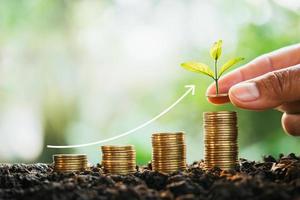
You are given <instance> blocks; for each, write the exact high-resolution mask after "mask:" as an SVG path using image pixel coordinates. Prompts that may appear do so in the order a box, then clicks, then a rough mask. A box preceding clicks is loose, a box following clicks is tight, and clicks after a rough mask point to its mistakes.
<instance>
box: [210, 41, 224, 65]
mask: <svg viewBox="0 0 300 200" xmlns="http://www.w3.org/2000/svg"><path fill="white" fill-rule="evenodd" d="M222 43H223V42H222V40H218V41H217V42H215V43H214V44H213V46H212V47H211V49H210V56H211V57H212V58H213V59H214V60H218V59H219V58H220V56H221V53H222Z"/></svg>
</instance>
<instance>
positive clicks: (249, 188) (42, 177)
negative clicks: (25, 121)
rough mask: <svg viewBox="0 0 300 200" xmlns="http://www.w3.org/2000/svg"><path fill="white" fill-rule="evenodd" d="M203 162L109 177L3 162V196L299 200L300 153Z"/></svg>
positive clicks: (0, 179) (96, 172)
mask: <svg viewBox="0 0 300 200" xmlns="http://www.w3.org/2000/svg"><path fill="white" fill-rule="evenodd" d="M202 166H203V163H202V162H199V163H196V162H195V163H193V164H192V165H191V166H189V168H188V170H187V171H186V172H181V173H174V174H172V175H170V176H168V175H165V174H160V173H157V172H152V171H151V170H149V169H151V165H149V166H148V167H146V168H140V169H139V172H136V173H135V174H133V175H128V176H117V175H105V174H103V172H102V169H101V168H99V166H98V167H97V166H95V167H93V168H92V169H91V171H85V172H82V173H78V174H76V173H65V174H62V173H56V172H53V170H52V166H51V165H46V164H34V165H24V164H13V165H7V164H1V165H0V199H30V200H35V199H37V200H40V199H42V200H47V199H60V200H64V199H72V200H73V199H83V200H84V199H215V200H218V199H231V200H234V199H243V200H246V199H254V200H255V199H280V200H282V199H295V200H296V199H297V200H300V157H296V156H295V155H294V154H290V155H288V156H283V155H281V156H280V157H279V159H277V160H276V159H274V158H273V157H271V156H268V157H265V158H264V160H263V162H260V163H255V162H250V161H247V160H244V159H241V160H240V166H237V168H236V170H233V171H229V172H225V171H221V170H219V169H213V170H210V171H205V170H203V169H201V167H202Z"/></svg>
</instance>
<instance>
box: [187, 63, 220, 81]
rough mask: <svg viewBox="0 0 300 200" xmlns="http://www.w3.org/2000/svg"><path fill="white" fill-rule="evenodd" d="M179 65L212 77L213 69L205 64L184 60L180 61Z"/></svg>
mask: <svg viewBox="0 0 300 200" xmlns="http://www.w3.org/2000/svg"><path fill="white" fill-rule="evenodd" d="M181 66H182V67H183V68H184V69H186V70H189V71H191V72H196V73H201V74H205V75H207V76H210V77H212V78H214V73H213V71H212V70H211V69H210V68H209V67H208V66H207V65H206V64H203V63H197V62H185V63H182V64H181Z"/></svg>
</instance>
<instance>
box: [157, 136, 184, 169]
mask: <svg viewBox="0 0 300 200" xmlns="http://www.w3.org/2000/svg"><path fill="white" fill-rule="evenodd" d="M152 169H153V170H154V171H159V172H163V173H172V172H175V171H181V170H184V169H186V145H185V141H184V133H182V132H177V133H154V134H153V135H152Z"/></svg>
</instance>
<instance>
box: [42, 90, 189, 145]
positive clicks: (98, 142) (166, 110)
mask: <svg viewBox="0 0 300 200" xmlns="http://www.w3.org/2000/svg"><path fill="white" fill-rule="evenodd" d="M185 87H186V88H188V89H187V91H186V92H185V93H184V94H183V95H182V96H181V97H180V98H179V99H178V100H177V101H175V102H174V103H173V104H172V105H170V106H169V107H168V108H167V109H165V110H164V111H162V112H161V113H160V114H158V115H157V116H155V117H154V118H153V119H151V120H149V121H147V122H145V123H143V124H141V125H139V126H138V127H136V128H134V129H131V130H130V131H126V132H124V133H121V134H119V135H116V136H113V137H110V138H107V139H104V140H99V141H96V142H90V143H86V144H75V145H65V146H56V145H47V147H48V148H57V149H64V148H78V147H87V146H92V145H96V144H101V143H105V142H109V141H112V140H116V139H118V138H121V137H124V136H127V135H129V134H132V133H133V132H135V131H137V130H139V129H141V128H144V127H145V126H147V125H149V124H151V123H152V122H154V121H155V120H157V119H158V118H160V117H161V116H163V115H165V114H166V113H167V112H169V111H170V110H171V109H172V108H174V107H175V106H176V105H177V104H178V103H179V102H180V101H182V100H183V99H184V98H185V97H186V96H187V95H188V94H189V93H192V95H195V85H186V86H185Z"/></svg>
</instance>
